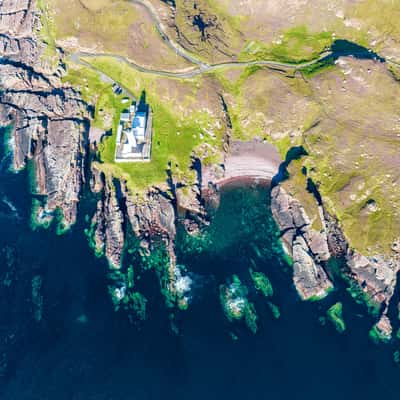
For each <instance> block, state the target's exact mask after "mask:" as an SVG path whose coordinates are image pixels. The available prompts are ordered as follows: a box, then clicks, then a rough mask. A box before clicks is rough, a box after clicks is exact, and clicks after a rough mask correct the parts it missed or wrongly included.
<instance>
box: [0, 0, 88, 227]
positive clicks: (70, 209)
mask: <svg viewBox="0 0 400 400" xmlns="http://www.w3.org/2000/svg"><path fill="white" fill-rule="evenodd" d="M39 25H40V21H39V18H38V14H37V12H36V10H35V3H34V2H32V1H28V0H26V1H23V0H22V1H12V0H6V1H3V2H2V3H1V4H0V55H1V56H2V57H3V58H2V60H1V63H0V87H1V89H2V91H1V94H0V123H1V124H2V125H3V126H6V125H10V124H12V125H13V134H12V140H11V148H12V151H13V153H14V154H13V155H14V157H13V169H14V170H15V171H19V170H21V169H23V168H25V167H26V165H27V162H29V161H30V168H32V172H33V174H32V179H33V182H32V184H33V188H34V189H33V190H34V192H35V193H36V194H40V195H45V196H47V207H46V211H47V212H49V213H52V212H54V211H55V210H56V209H57V208H58V209H60V210H61V212H62V216H63V219H64V225H65V226H66V227H68V226H70V225H71V224H73V223H74V222H75V219H76V213H77V203H78V201H79V193H80V191H81V187H82V182H83V180H84V173H83V171H84V168H83V163H84V157H85V142H86V139H85V137H86V130H87V124H88V120H89V118H90V117H91V115H90V111H89V109H88V107H87V105H86V104H85V103H84V102H82V100H81V99H80V97H79V94H78V93H77V92H75V91H74V90H73V89H71V88H66V87H64V86H63V85H62V83H61V80H60V78H59V72H60V70H59V71H55V72H50V71H49V70H47V68H46V65H45V62H42V56H41V54H42V51H43V47H42V44H41V43H40V42H39V41H37V40H36V38H35V37H34V32H35V31H36V30H37V29H38V28H39Z"/></svg>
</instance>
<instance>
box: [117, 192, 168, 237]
mask: <svg viewBox="0 0 400 400" xmlns="http://www.w3.org/2000/svg"><path fill="white" fill-rule="evenodd" d="M122 191H123V193H124V196H125V201H126V210H127V215H128V218H129V222H130V224H131V226H132V229H133V232H134V233H135V235H136V236H137V237H139V238H151V237H155V236H158V237H161V238H165V239H168V241H173V240H174V238H175V234H176V227H175V210H174V207H173V205H172V201H171V199H168V198H166V197H165V196H164V195H162V194H161V193H160V192H159V191H158V190H157V189H150V190H149V191H148V192H147V193H145V194H144V196H143V197H141V198H139V197H137V198H132V196H131V195H130V194H129V192H128V190H127V188H126V186H122Z"/></svg>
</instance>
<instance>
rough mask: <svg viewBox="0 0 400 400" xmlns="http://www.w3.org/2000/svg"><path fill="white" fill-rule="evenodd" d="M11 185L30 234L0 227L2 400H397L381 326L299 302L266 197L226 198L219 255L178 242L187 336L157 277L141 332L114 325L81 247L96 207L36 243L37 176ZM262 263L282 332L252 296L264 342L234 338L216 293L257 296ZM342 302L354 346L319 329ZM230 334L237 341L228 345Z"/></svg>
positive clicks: (21, 227) (237, 193) (144, 282)
mask: <svg viewBox="0 0 400 400" xmlns="http://www.w3.org/2000/svg"><path fill="white" fill-rule="evenodd" d="M1 171H3V172H2V173H1V179H0V195H1V196H3V195H4V194H6V195H7V199H8V201H10V202H11V203H12V204H13V205H14V207H15V208H16V209H17V211H18V213H19V215H20V216H21V220H20V221H18V220H15V219H14V217H13V215H12V214H9V215H7V214H6V213H5V214H2V215H1V216H0V219H1V221H0V248H1V251H0V309H1V312H0V398H1V399H2V400H19V399H21V400H25V399H26V400H47V399H49V400H50V399H51V400H53V399H58V400H71V399H74V400H110V399H112V400H119V399H121V400H122V399H135V400H149V399H161V398H162V399H174V400H179V399H182V400H183V399H191V400H197V399H198V400H204V399H205V398H207V399H210V400H214V399H215V400H217V399H218V400H221V399H233V400H236V399H238V400H239V399H248V398H260V399H264V398H265V399H266V398H271V399H300V400H301V399H304V400H310V399H320V398H321V397H323V398H324V399H328V400H330V399H332V400H333V399H335V400H337V399H338V398H343V399H348V398H355V399H359V398H362V399H367V400H369V399H371V400H372V399H377V398H384V399H386V400H387V399H389V400H390V399H396V400H397V398H398V395H399V389H398V387H397V385H398V376H399V373H400V371H399V369H398V368H397V367H396V365H395V364H394V363H393V362H392V359H391V351H392V350H393V349H392V348H391V346H387V347H378V346H374V345H373V344H372V343H371V342H370V341H369V340H368V335H367V332H368V329H369V327H370V325H371V323H372V321H371V320H370V318H368V317H367V316H366V315H365V309H364V308H363V307H360V306H357V305H356V304H354V302H353V301H352V300H351V299H350V298H349V296H348V295H347V294H346V292H344V291H338V292H337V293H333V294H332V295H330V297H329V298H328V299H327V300H326V301H324V302H322V303H314V304H307V303H302V302H300V301H299V300H298V297H297V295H296V293H295V291H294V289H293V287H292V283H291V278H290V267H288V266H286V264H285V262H284V260H282V257H281V253H280V250H279V247H276V245H277V239H276V230H275V227H274V226H273V225H270V224H272V219H271V216H270V210H269V206H268V204H269V200H268V188H265V187H247V188H234V189H230V190H227V191H225V192H224V193H223V195H222V199H221V206H220V208H219V209H218V210H217V212H216V214H215V217H214V219H213V222H212V224H211V226H210V228H209V231H208V233H209V238H210V239H211V243H210V246H205V247H202V248H200V249H199V250H198V251H197V252H196V251H194V250H193V249H192V250H190V249H185V248H184V243H185V240H186V239H185V237H184V235H182V236H180V237H179V243H178V244H177V247H178V250H179V257H180V260H181V262H183V263H184V264H185V266H186V267H187V269H188V271H189V272H190V273H191V274H192V277H193V278H194V291H193V296H194V299H193V301H192V304H191V305H190V308H189V310H188V311H187V312H186V313H181V314H179V316H178V318H177V323H178V325H179V326H180V327H181V334H180V335H179V336H176V335H174V334H172V333H171V332H170V329H169V320H168V311H167V310H166V309H165V306H164V301H163V299H162V298H161V296H160V294H159V286H158V282H157V281H156V279H155V278H154V277H153V275H149V276H145V275H143V276H142V279H141V280H140V286H141V289H142V290H143V292H144V294H145V295H146V297H147V298H148V299H149V307H148V315H149V318H148V321H146V322H145V323H144V324H143V326H142V328H141V330H138V329H137V327H136V326H134V325H132V324H130V323H129V320H128V318H127V316H126V315H125V314H124V313H123V312H120V313H115V312H114V311H113V307H112V306H111V302H110V299H109V296H108V292H107V281H106V279H105V276H106V272H107V265H106V263H105V262H104V260H99V259H96V258H95V257H94V256H93V254H92V252H91V251H90V250H89V248H88V246H87V243H86V241H85V240H84V233H83V228H84V227H85V219H84V215H85V214H86V213H89V212H92V208H93V207H92V204H91V203H90V201H86V200H85V199H84V200H83V201H84V202H83V205H81V210H80V212H81V215H80V218H79V221H78V224H77V225H76V227H74V229H73V230H72V231H71V232H70V233H68V234H66V235H64V236H57V235H56V234H55V232H54V231H36V232H32V231H30V229H29V228H28V225H29V207H30V203H31V199H30V196H29V195H28V194H27V188H28V184H27V176H26V174H24V173H22V175H13V174H9V173H6V172H4V171H5V169H4V168H2V169H1ZM87 200H89V199H87ZM85 207H86V208H85ZM189 250H190V251H189ZM251 259H252V260H253V262H254V263H255V266H254V265H253V264H252V266H253V268H256V269H259V270H262V271H264V272H266V273H267V274H268V276H269V278H270V280H271V282H272V284H273V286H274V297H273V301H274V303H276V304H277V305H278V306H279V307H280V309H281V313H282V315H281V318H280V319H279V320H274V319H273V317H272V316H271V313H270V310H269V309H268V307H267V305H266V302H265V300H264V299H263V298H262V297H260V296H258V295H257V294H256V293H255V291H254V289H251V287H250V286H249V292H250V293H249V296H250V298H251V301H253V302H254V303H255V306H256V309H257V312H258V314H259V331H258V333H257V334H256V335H251V334H250V333H249V332H248V330H247V329H246V328H245V327H244V326H242V325H240V324H239V325H230V324H228V323H227V321H226V319H225V317H224V315H223V313H222V311H221V307H220V304H219V299H218V283H220V282H223V281H225V279H226V278H228V277H230V276H231V275H232V273H237V274H238V275H239V276H240V277H241V279H242V280H243V282H246V283H247V284H249V279H248V277H247V274H248V272H247V269H248V267H249V264H251V261H250V260H251ZM285 269H288V271H287V272H284V270H285ZM37 276H40V277H41V287H40V296H42V299H43V310H42V311H43V312H42V319H41V320H40V321H39V322H37V321H36V320H35V318H34V304H33V302H32V279H34V278H35V277H37ZM37 281H38V279H37V278H36V279H35V282H37ZM36 289H37V288H36ZM36 295H37V293H36ZM337 300H341V301H343V304H344V310H343V312H344V318H345V321H346V324H347V326H348V331H347V332H346V333H344V334H343V335H339V334H337V333H336V331H335V329H334V328H333V327H331V326H329V325H326V326H321V325H320V323H319V322H318V318H319V317H320V316H321V315H324V314H325V312H326V309H327V308H328V307H329V306H330V305H331V304H333V303H334V302H335V301H337ZM39 303H40V302H39ZM231 330H234V332H235V334H236V335H237V336H239V340H237V341H233V340H232V339H231V337H230V336H229V335H228V332H229V331H231Z"/></svg>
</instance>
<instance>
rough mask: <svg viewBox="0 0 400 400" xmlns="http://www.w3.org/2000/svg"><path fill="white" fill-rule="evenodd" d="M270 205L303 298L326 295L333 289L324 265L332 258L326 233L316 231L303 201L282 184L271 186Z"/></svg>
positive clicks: (298, 289)
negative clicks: (291, 259)
mask: <svg viewBox="0 0 400 400" xmlns="http://www.w3.org/2000/svg"><path fill="white" fill-rule="evenodd" d="M271 208H272V214H273V216H274V218H275V220H276V222H277V223H278V226H279V228H280V230H281V232H282V240H283V243H284V246H285V248H286V251H287V252H288V253H289V255H290V256H291V257H292V258H293V280H294V284H295V286H296V289H297V292H298V293H299V295H300V297H301V298H302V299H303V300H307V299H311V298H322V297H324V296H326V294H327V293H328V292H329V290H331V289H332V288H333V285H332V282H331V281H330V279H329V278H328V275H327V274H326V272H325V270H324V268H323V262H326V261H328V260H329V258H330V252H329V248H328V241H327V236H326V232H325V231H321V232H317V231H315V230H314V229H313V228H312V226H311V222H310V219H309V217H308V216H307V214H306V213H305V211H304V209H303V207H302V206H301V204H300V203H299V202H298V201H297V200H296V199H294V198H293V197H292V196H291V195H289V194H288V193H287V192H286V191H285V189H283V188H282V187H280V186H276V187H275V188H273V189H272V192H271Z"/></svg>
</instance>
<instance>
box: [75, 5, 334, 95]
mask: <svg viewBox="0 0 400 400" xmlns="http://www.w3.org/2000/svg"><path fill="white" fill-rule="evenodd" d="M128 1H129V2H130V3H132V4H137V5H139V6H141V7H143V8H144V9H145V10H146V11H147V12H148V14H149V15H150V17H151V19H152V20H153V22H154V24H155V26H156V28H157V31H158V33H159V34H160V36H161V38H162V40H163V41H164V42H165V43H166V44H167V45H168V46H169V47H170V48H171V49H172V50H173V51H174V52H175V53H176V54H178V55H179V56H181V57H182V58H184V59H185V60H187V61H189V62H191V63H192V64H194V65H195V66H193V68H192V69H190V70H187V71H176V72H173V71H163V70H157V69H151V68H146V67H143V66H141V65H139V64H136V63H134V62H133V61H131V60H129V59H128V58H126V57H124V56H121V55H118V54H112V53H87V52H76V53H73V54H71V55H70V56H69V59H70V60H71V61H72V62H74V63H77V64H81V65H84V66H86V67H89V68H91V69H92V70H95V71H96V72H98V73H100V74H102V75H104V76H105V77H108V79H109V80H110V81H112V82H114V83H117V84H119V83H118V82H116V81H115V80H114V79H112V78H111V77H109V76H108V75H107V74H105V73H104V71H101V70H99V69H98V68H96V67H95V66H93V65H92V64H91V63H89V62H87V61H85V59H86V60H87V59H89V58H96V57H110V58H113V59H114V60H117V61H119V62H123V63H125V64H127V65H129V66H130V67H132V68H133V69H135V70H136V71H139V72H143V73H147V74H152V75H157V76H164V77H169V78H180V79H190V78H194V77H195V76H198V75H201V74H204V73H209V72H213V71H217V70H220V69H224V68H235V67H238V68H246V67H250V66H266V67H270V68H277V69H279V68H284V69H291V70H298V69H302V68H305V67H309V66H311V65H313V64H316V63H318V62H320V61H322V60H324V59H325V58H326V57H329V56H330V55H331V54H332V52H330V51H327V52H325V53H323V54H321V56H320V57H319V58H317V59H315V60H312V61H308V62H304V63H300V64H291V63H284V62H279V61H273V60H254V61H231V62H223V63H219V64H207V63H204V62H203V61H201V60H200V59H198V58H197V57H195V56H194V55H192V54H191V53H190V52H188V51H187V50H186V49H184V48H183V47H182V46H181V45H179V44H178V43H176V42H174V41H173V40H172V39H171V38H170V37H169V36H168V35H167V33H166V29H165V26H164V24H163V23H162V21H161V20H160V18H159V16H158V14H157V12H156V10H155V9H154V7H153V5H152V4H151V3H150V2H149V1H147V0H128ZM125 90H126V89H125Z"/></svg>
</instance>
